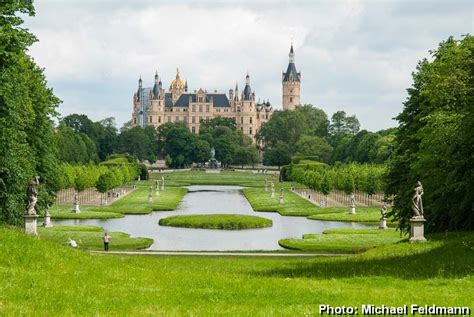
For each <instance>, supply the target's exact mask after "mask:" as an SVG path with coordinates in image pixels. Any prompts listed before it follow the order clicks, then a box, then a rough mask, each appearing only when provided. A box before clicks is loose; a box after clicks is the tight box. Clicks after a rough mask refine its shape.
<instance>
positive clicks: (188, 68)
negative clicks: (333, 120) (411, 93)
mask: <svg viewBox="0 0 474 317" xmlns="http://www.w3.org/2000/svg"><path fill="white" fill-rule="evenodd" d="M472 3H473V2H472V1H431V0H429V1H411V0H410V1H375V0H373V1H329V0H328V1H310V0H307V1H257V0H254V1H235V2H231V1H226V2H224V1H137V0H135V1H132V0H129V1H119V0H107V1H106V0H102V1H99V0H96V1H92V0H64V1H59V0H57V1H51V0H49V1H48V0H36V1H35V6H36V17H32V18H26V25H27V27H28V28H29V29H30V30H31V31H32V32H33V33H34V34H36V36H37V37H38V39H39V42H38V43H36V44H34V46H33V47H32V48H31V54H32V55H33V56H34V58H35V60H36V62H37V63H38V64H39V65H41V66H42V67H44V68H45V71H46V76H47V78H48V81H49V85H50V86H51V87H53V89H54V91H55V93H56V95H58V96H59V97H60V98H61V99H62V100H63V103H62V105H61V106H60V108H59V112H60V113H61V114H62V115H67V114H70V113H85V114H87V115H88V116H89V117H90V118H92V119H93V120H100V119H103V118H105V117H115V118H116V120H117V125H118V127H120V126H121V125H122V124H123V123H124V122H126V121H128V120H130V117H131V109H132V96H133V92H134V91H136V89H137V80H138V77H139V75H140V74H141V75H142V78H143V81H144V85H145V86H152V85H153V77H154V74H155V70H157V71H158V73H159V75H160V76H161V78H162V80H163V84H164V86H165V87H169V84H170V82H171V80H172V79H173V78H174V76H175V73H176V68H177V67H179V69H180V73H181V76H182V78H185V79H187V80H188V83H189V88H190V90H191V91H192V90H194V89H199V88H205V89H207V90H208V91H213V90H218V91H220V92H227V91H228V89H229V88H233V87H234V86H235V83H236V81H238V82H239V86H242V85H243V82H244V77H245V74H246V72H247V71H248V72H249V73H250V76H251V86H252V88H253V89H254V90H255V92H256V95H257V98H262V99H267V98H268V99H270V102H271V103H272V104H273V105H274V108H276V109H281V72H282V70H284V69H286V66H287V64H288V50H289V46H290V42H291V41H293V43H294V47H295V51H296V67H297V69H298V70H299V71H301V72H302V89H301V100H302V102H303V103H310V104H313V105H314V106H317V107H319V108H322V109H323V110H325V111H326V112H327V113H328V115H329V116H331V115H332V113H334V112H335V111H337V110H344V111H346V112H347V113H348V114H355V115H356V116H357V117H358V118H359V120H360V121H361V125H362V128H366V129H368V130H379V129H383V128H387V127H392V126H395V125H396V122H395V121H394V120H392V118H393V117H394V116H396V115H397V114H398V113H399V112H400V111H401V109H402V102H403V101H404V100H405V98H406V88H407V87H409V86H410V84H411V72H412V71H413V70H414V69H415V67H416V64H417V62H418V61H419V60H420V59H422V58H424V57H429V52H428V51H429V50H431V49H434V48H436V47H437V45H438V43H439V42H440V41H442V40H444V39H446V38H447V37H449V36H451V35H452V36H454V37H455V38H460V36H461V35H463V34H466V33H471V34H472V33H474V32H473V31H474V30H473V29H474V27H473V10H474V8H473V4H472Z"/></svg>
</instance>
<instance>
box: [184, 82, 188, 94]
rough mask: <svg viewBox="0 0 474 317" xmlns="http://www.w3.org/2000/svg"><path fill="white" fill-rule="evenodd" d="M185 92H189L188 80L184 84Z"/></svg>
mask: <svg viewBox="0 0 474 317" xmlns="http://www.w3.org/2000/svg"><path fill="white" fill-rule="evenodd" d="M184 91H185V92H188V81H187V80H185V82H184Z"/></svg>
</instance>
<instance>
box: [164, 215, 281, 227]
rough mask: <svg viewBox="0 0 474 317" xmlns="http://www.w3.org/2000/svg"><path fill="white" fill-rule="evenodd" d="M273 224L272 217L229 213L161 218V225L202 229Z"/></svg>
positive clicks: (269, 225)
mask: <svg viewBox="0 0 474 317" xmlns="http://www.w3.org/2000/svg"><path fill="white" fill-rule="evenodd" d="M272 224H273V222H272V221H271V220H270V219H266V218H262V217H257V216H247V215H229V214H212V215H182V216H172V217H168V218H162V219H160V226H171V227H183V228H201V229H224V230H240V229H252V228H265V227H271V226H272Z"/></svg>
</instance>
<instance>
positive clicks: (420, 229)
mask: <svg viewBox="0 0 474 317" xmlns="http://www.w3.org/2000/svg"><path fill="white" fill-rule="evenodd" d="M425 221H426V219H425V218H424V217H413V218H411V219H410V240H409V241H410V242H425V241H426V239H425V235H424V234H425Z"/></svg>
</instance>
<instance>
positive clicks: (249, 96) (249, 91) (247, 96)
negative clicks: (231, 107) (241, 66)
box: [242, 73, 252, 100]
mask: <svg viewBox="0 0 474 317" xmlns="http://www.w3.org/2000/svg"><path fill="white" fill-rule="evenodd" d="M242 99H243V100H252V89H251V88H250V76H249V73H247V76H245V88H244V93H243V98H242Z"/></svg>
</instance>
